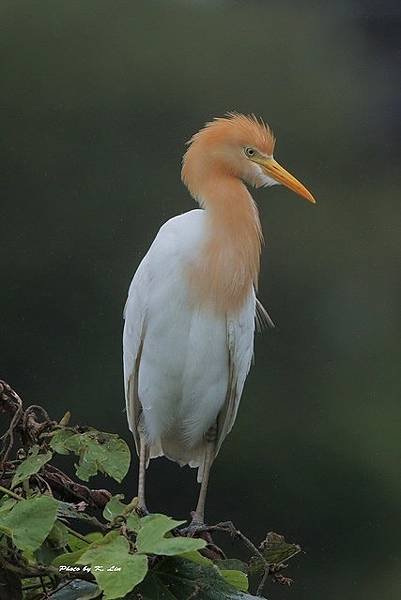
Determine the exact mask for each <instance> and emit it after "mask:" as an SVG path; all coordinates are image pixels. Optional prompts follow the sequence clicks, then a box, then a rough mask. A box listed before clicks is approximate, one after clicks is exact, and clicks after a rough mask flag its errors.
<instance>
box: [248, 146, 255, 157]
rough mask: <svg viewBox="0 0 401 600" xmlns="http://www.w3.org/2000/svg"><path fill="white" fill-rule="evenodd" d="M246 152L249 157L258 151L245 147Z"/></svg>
mask: <svg viewBox="0 0 401 600" xmlns="http://www.w3.org/2000/svg"><path fill="white" fill-rule="evenodd" d="M245 154H246V155H247V156H249V157H252V156H255V154H256V151H255V150H254V149H253V148H245Z"/></svg>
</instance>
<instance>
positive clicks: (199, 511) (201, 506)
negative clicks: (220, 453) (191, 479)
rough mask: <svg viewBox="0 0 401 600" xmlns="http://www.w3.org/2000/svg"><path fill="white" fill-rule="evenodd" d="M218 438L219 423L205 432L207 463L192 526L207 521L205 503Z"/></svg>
mask: <svg viewBox="0 0 401 600" xmlns="http://www.w3.org/2000/svg"><path fill="white" fill-rule="evenodd" d="M216 439H217V425H213V426H212V427H210V429H208V431H207V432H206V434H205V440H206V450H205V465H204V469H203V477H202V483H201V488H200V491H199V498H198V504H197V505H196V509H195V512H194V513H192V522H191V526H194V527H196V526H197V525H203V524H204V522H205V503H206V495H207V486H208V483H209V475H210V469H211V466H212V464H213V461H214V458H215V450H216Z"/></svg>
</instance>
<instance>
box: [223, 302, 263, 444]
mask: <svg viewBox="0 0 401 600" xmlns="http://www.w3.org/2000/svg"><path fill="white" fill-rule="evenodd" d="M255 315H256V297H255V293H254V292H253V293H252V295H251V296H250V297H249V300H248V302H247V304H246V306H245V308H244V309H243V310H242V311H241V313H240V315H239V316H238V315H237V316H235V317H230V316H227V347H228V365H229V376H228V386H227V395H226V400H225V403H224V405H223V408H222V409H221V411H220V413H219V416H218V418H217V443H216V454H217V453H218V451H219V450H220V447H221V444H222V443H223V441H224V439H225V437H226V436H227V434H228V433H229V432H230V431H231V429H232V427H233V425H234V421H235V418H236V416H237V412H238V407H239V403H240V400H241V394H242V390H243V387H244V383H245V379H246V376H247V375H248V373H249V369H250V367H251V362H252V356H253V339H254V333H255Z"/></svg>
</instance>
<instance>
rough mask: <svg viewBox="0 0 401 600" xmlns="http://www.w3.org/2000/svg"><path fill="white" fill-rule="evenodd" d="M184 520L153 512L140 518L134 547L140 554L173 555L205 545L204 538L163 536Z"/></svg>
mask: <svg viewBox="0 0 401 600" xmlns="http://www.w3.org/2000/svg"><path fill="white" fill-rule="evenodd" d="M183 523H185V521H174V520H173V519H171V518H170V517H167V516H166V515H159V514H153V515H148V516H147V517H143V519H141V523H140V525H141V527H140V529H139V532H138V535H137V539H136V547H137V550H138V552H139V553H141V554H160V555H164V556H174V555H176V554H184V553H185V552H192V551H194V550H200V549H201V548H204V547H205V546H206V542H205V540H201V539H197V538H186V537H178V536H177V537H169V538H166V537H164V536H165V534H166V533H168V532H170V531H171V530H172V529H175V528H176V527H178V526H179V525H182V524H183Z"/></svg>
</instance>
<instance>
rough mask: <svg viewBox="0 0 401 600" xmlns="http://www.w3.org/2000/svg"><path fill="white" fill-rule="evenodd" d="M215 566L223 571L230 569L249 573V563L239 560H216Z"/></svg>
mask: <svg viewBox="0 0 401 600" xmlns="http://www.w3.org/2000/svg"><path fill="white" fill-rule="evenodd" d="M214 564H215V565H217V566H218V567H219V569H222V570H224V569H229V570H234V571H242V572H243V573H248V565H247V563H245V562H243V561H242V560H238V559H237V558H224V559H222V560H216V561H215V563H214Z"/></svg>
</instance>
